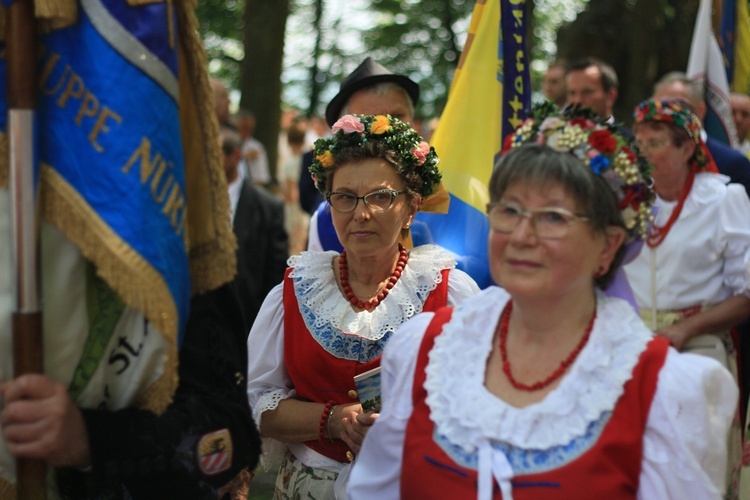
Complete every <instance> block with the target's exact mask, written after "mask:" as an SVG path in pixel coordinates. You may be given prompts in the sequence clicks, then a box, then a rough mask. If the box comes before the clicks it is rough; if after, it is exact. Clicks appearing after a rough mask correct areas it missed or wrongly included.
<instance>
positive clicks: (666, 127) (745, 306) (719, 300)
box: [625, 100, 750, 498]
mask: <svg viewBox="0 0 750 500" xmlns="http://www.w3.org/2000/svg"><path fill="white" fill-rule="evenodd" d="M633 131H634V132H635V135H636V139H637V143H638V145H639V149H640V150H641V152H642V153H643V155H644V156H645V157H646V158H647V159H648V160H649V162H650V163H651V164H652V165H653V167H654V170H653V173H652V177H653V179H654V190H655V191H656V194H657V197H656V202H655V205H656V207H657V208H658V211H657V212H656V217H655V220H654V223H653V226H652V228H651V230H650V232H649V235H648V237H647V238H646V245H645V246H644V247H643V249H642V250H641V253H640V254H639V255H638V257H637V258H636V259H635V260H634V261H633V262H632V263H630V264H628V265H627V266H625V272H626V273H627V276H628V279H629V280H630V284H631V285H632V287H633V292H634V294H635V298H636V302H637V303H638V308H639V309H640V313H641V317H642V318H643V320H644V322H645V323H646V325H647V326H648V327H649V328H651V329H652V331H654V332H655V333H656V334H657V335H660V336H662V337H665V338H667V339H668V340H669V341H670V343H672V345H674V346H675V347H676V348H677V349H679V350H682V351H685V352H693V353H696V354H704V355H708V356H712V357H714V358H716V359H718V360H719V361H720V362H721V363H722V364H724V365H725V366H726V367H727V368H728V369H729V370H730V371H731V372H732V373H733V374H734V376H735V378H736V376H737V364H736V355H735V349H734V345H733V343H732V339H731V337H730V334H729V330H730V328H732V326H734V325H736V324H737V323H739V322H740V321H741V320H742V319H744V318H746V317H747V316H748V315H750V281H748V280H750V276H748V275H747V274H746V273H747V269H748V259H750V200H748V197H747V194H746V192H745V190H744V189H743V188H742V186H741V185H739V184H727V182H728V181H729V179H728V178H727V177H724V176H723V175H719V174H718V173H717V169H716V165H715V164H714V161H713V159H712V158H711V155H710V153H709V152H708V150H707V148H706V146H705V144H704V143H703V140H702V139H701V125H700V121H699V120H698V118H697V117H696V116H695V114H694V113H693V112H692V111H690V109H688V108H687V107H686V106H685V105H683V104H681V103H679V102H674V101H653V100H650V101H644V102H643V103H641V104H640V105H638V107H637V108H636V109H635V125H634V126H633ZM739 422H740V420H739V419H738V420H737V423H736V425H735V426H734V428H733V436H732V439H731V441H730V471H729V472H730V484H729V486H730V489H729V495H728V497H727V498H737V496H736V495H737V484H736V478H737V473H738V472H739V465H740V463H741V453H740V449H741V448H740V439H741V438H740V424H739ZM742 498H745V496H743V497H742Z"/></svg>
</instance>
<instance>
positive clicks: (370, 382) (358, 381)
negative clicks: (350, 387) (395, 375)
mask: <svg viewBox="0 0 750 500" xmlns="http://www.w3.org/2000/svg"><path fill="white" fill-rule="evenodd" d="M354 385H356V386H357V392H358V393H359V402H360V403H362V409H363V410H364V411H366V412H367V411H374V412H375V413H379V412H380V406H381V403H380V367H379V366H378V367H377V368H373V369H372V370H367V371H366V372H364V373H360V374H359V375H357V376H355V377H354Z"/></svg>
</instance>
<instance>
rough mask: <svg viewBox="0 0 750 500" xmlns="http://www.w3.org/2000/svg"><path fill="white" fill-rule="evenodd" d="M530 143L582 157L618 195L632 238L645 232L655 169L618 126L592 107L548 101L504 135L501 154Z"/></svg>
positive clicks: (649, 217) (639, 236)
mask: <svg viewBox="0 0 750 500" xmlns="http://www.w3.org/2000/svg"><path fill="white" fill-rule="evenodd" d="M528 143H536V144H543V145H547V146H549V147H550V148H552V149H554V150H555V151H560V152H564V153H570V154H572V155H573V156H575V157H576V158H578V159H579V160H580V161H581V163H583V164H584V165H585V166H586V167H588V168H590V169H591V171H592V172H593V173H595V174H596V175H599V176H600V177H602V178H603V179H604V180H605V181H606V182H607V184H608V185H609V187H610V189H612V191H613V192H614V193H615V197H616V198H617V205H618V208H619V209H620V213H621V214H622V219H623V221H624V222H625V227H626V229H627V232H628V242H629V241H633V240H635V239H643V238H644V237H645V236H646V234H647V231H648V225H649V222H650V221H651V204H652V202H653V199H654V194H653V191H652V190H651V187H650V177H649V174H650V172H651V168H650V166H649V164H648V162H646V160H645V159H644V158H642V157H641V156H638V155H637V154H636V153H635V150H634V148H633V147H631V145H630V142H629V141H628V140H627V139H625V138H624V137H622V135H620V134H619V133H617V129H616V128H615V127H614V126H611V125H609V124H606V123H602V121H601V119H599V118H598V117H597V116H596V115H595V114H594V113H593V112H592V111H590V110H588V109H581V108H566V109H564V110H562V111H558V110H557V108H556V106H554V104H552V103H549V102H545V103H543V104H541V105H540V106H538V107H536V108H535V109H534V111H533V117H532V118H528V119H526V120H525V121H524V122H523V123H522V124H521V125H520V126H519V127H518V128H517V129H516V131H515V132H513V133H511V134H509V135H508V136H507V137H506V138H505V143H504V145H503V153H502V154H505V153H506V152H508V151H509V150H510V149H511V148H515V147H518V146H521V145H523V144H528Z"/></svg>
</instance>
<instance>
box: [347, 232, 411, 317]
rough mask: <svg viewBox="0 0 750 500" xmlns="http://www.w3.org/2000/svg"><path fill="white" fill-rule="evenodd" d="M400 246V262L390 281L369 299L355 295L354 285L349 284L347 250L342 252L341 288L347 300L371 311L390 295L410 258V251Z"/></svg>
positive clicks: (397, 263)
mask: <svg viewBox="0 0 750 500" xmlns="http://www.w3.org/2000/svg"><path fill="white" fill-rule="evenodd" d="M398 248H399V256H398V262H396V268H395V269H394V270H393V274H391V277H390V278H388V282H387V283H386V284H385V287H383V289H382V290H380V291H378V294H377V295H376V296H375V297H373V298H371V299H370V300H367V301H364V300H359V299H358V298H357V296H356V295H354V292H353V291H352V287H351V285H350V284H349V270H348V269H347V267H346V250H344V251H343V252H341V256H340V258H339V276H340V277H341V288H343V289H344V293H345V294H346V300H348V301H349V302H351V303H352V305H354V306H357V307H359V308H360V309H365V310H367V311H369V310H370V309H375V308H376V307H377V306H378V304H380V303H381V302H383V299H385V298H386V297H387V296H388V294H389V293H390V291H391V288H393V285H395V284H396V282H397V281H398V279H399V278H400V277H401V273H402V272H403V271H404V267H405V266H406V261H407V260H409V252H407V251H406V249H405V248H404V247H402V246H401V245H400V244H399V246H398Z"/></svg>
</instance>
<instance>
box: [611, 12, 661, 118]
mask: <svg viewBox="0 0 750 500" xmlns="http://www.w3.org/2000/svg"><path fill="white" fill-rule="evenodd" d="M663 10H664V4H663V2H662V1H661V0H650V1H640V2H637V3H636V4H635V6H634V8H633V18H632V26H633V27H638V29H634V28H633V29H629V30H627V33H628V35H627V36H628V39H629V44H628V45H629V47H630V50H629V51H628V52H627V63H626V70H625V74H623V75H619V76H620V78H621V82H620V97H619V99H618V100H619V101H621V102H624V103H627V105H628V106H630V105H631V104H633V103H639V102H641V101H643V100H644V99H646V98H648V97H649V96H650V95H651V94H652V84H653V82H655V81H656V80H657V79H658V78H659V77H660V76H661V74H660V73H659V70H660V68H659V46H660V41H661V35H662V34H663V33H664V16H663V14H662V12H663ZM625 111H629V109H627V108H626V109H625ZM619 118H620V119H621V120H622V121H625V122H629V121H630V120H631V118H630V115H629V114H628V115H624V114H623V115H620V117H619Z"/></svg>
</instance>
